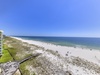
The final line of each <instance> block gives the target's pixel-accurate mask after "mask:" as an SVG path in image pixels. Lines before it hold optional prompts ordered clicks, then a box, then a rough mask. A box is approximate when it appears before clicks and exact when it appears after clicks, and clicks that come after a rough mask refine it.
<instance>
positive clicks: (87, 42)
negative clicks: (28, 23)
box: [16, 36, 100, 49]
mask: <svg viewBox="0 0 100 75" xmlns="http://www.w3.org/2000/svg"><path fill="white" fill-rule="evenodd" d="M16 37H19V38H22V39H27V40H35V41H42V42H46V43H52V44H55V45H61V46H69V47H81V48H90V49H100V38H86V37H42V36H16Z"/></svg>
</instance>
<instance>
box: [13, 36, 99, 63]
mask: <svg viewBox="0 0 100 75" xmlns="http://www.w3.org/2000/svg"><path fill="white" fill-rule="evenodd" d="M13 38H15V39H18V40H21V41H23V42H27V43H29V44H34V45H38V46H40V47H44V48H45V49H50V50H53V51H58V52H59V54H61V55H62V56H64V57H66V54H67V52H68V55H69V56H75V57H80V58H82V59H85V60H88V61H90V62H93V63H96V64H98V65H100V51H99V50H90V49H82V48H74V47H67V46H58V45H53V44H50V43H45V42H40V41H33V40H25V39H21V38H16V37H13Z"/></svg>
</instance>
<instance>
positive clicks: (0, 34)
mask: <svg viewBox="0 0 100 75" xmlns="http://www.w3.org/2000/svg"><path fill="white" fill-rule="evenodd" d="M2 42H3V31H2V30H0V55H2V48H3V47H2V45H3V43H2Z"/></svg>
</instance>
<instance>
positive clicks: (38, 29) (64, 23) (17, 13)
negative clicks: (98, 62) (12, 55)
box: [0, 0, 100, 37]
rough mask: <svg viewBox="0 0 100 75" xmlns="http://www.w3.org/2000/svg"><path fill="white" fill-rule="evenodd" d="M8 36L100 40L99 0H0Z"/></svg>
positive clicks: (0, 17)
mask: <svg viewBox="0 0 100 75" xmlns="http://www.w3.org/2000/svg"><path fill="white" fill-rule="evenodd" d="M0 29H2V30H4V33H5V34H6V35H24V36H25V35H26V36H74V37H100V0H0Z"/></svg>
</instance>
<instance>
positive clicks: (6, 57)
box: [0, 37, 35, 75]
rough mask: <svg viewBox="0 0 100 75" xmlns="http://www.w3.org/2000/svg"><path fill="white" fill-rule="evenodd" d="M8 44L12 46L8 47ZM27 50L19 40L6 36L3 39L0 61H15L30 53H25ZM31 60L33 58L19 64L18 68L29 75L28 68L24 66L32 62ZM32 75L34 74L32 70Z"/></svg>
mask: <svg viewBox="0 0 100 75" xmlns="http://www.w3.org/2000/svg"><path fill="white" fill-rule="evenodd" d="M8 41H9V42H8ZM9 45H11V46H12V47H9ZM27 50H28V48H27V47H26V46H22V43H21V41H18V40H15V39H12V38H9V37H7V38H5V39H4V46H3V56H2V57H1V58H0V63H5V62H9V61H14V60H15V61H19V60H22V59H24V58H26V57H28V56H30V55H31V52H30V53H27V52H28V51H27ZM9 52H10V53H9ZM10 54H11V55H10ZM17 54H18V55H17ZM13 59H14V60H13ZM33 61H34V58H33V59H31V60H29V61H26V62H24V63H22V64H21V65H20V70H21V72H22V73H23V75H30V72H29V70H28V69H26V66H27V65H28V66H29V65H32V64H34V63H33ZM33 75H35V73H34V72H33Z"/></svg>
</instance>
